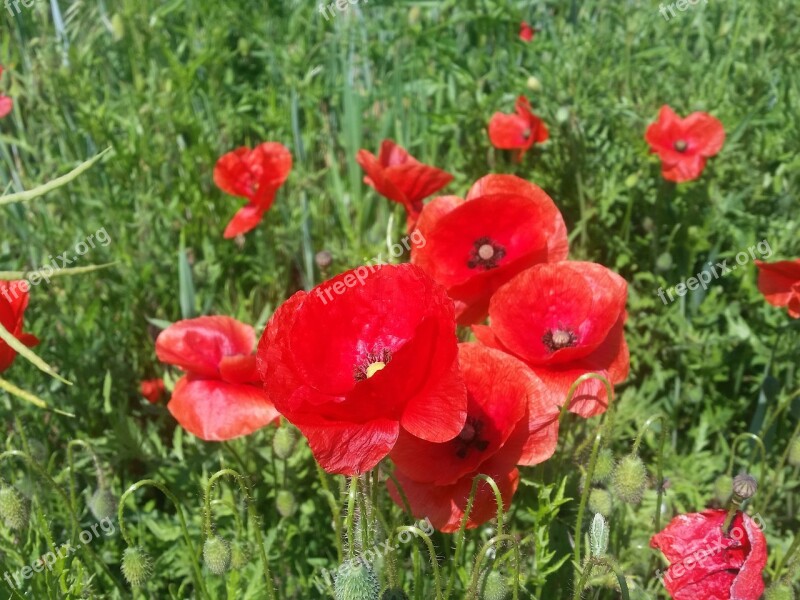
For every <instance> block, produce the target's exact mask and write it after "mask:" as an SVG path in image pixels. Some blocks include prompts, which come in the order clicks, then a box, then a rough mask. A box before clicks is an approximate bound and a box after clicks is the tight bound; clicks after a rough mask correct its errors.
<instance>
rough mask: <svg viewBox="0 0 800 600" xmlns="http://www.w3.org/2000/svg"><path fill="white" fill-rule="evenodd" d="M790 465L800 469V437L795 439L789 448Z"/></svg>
mask: <svg viewBox="0 0 800 600" xmlns="http://www.w3.org/2000/svg"><path fill="white" fill-rule="evenodd" d="M789 464H790V465H792V466H793V467H800V437H797V438H795V439H794V440H793V441H792V445H791V446H790V447H789Z"/></svg>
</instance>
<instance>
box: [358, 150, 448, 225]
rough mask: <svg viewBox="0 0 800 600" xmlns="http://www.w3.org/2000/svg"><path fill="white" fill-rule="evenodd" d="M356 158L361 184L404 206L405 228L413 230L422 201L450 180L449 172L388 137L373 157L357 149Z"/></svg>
mask: <svg viewBox="0 0 800 600" xmlns="http://www.w3.org/2000/svg"><path fill="white" fill-rule="evenodd" d="M356 160H357V161H358V164H359V165H361V168H362V169H364V172H365V173H366V176H365V177H364V183H366V184H367V185H368V186H370V187H372V188H374V189H375V191H376V192H378V193H379V194H380V195H381V196H385V197H386V198H388V199H389V200H392V201H394V202H398V203H400V204H402V205H403V206H405V208H406V213H407V217H408V219H407V225H408V231H409V232H410V231H411V230H413V229H414V224H415V223H416V221H417V217H418V216H419V213H420V211H421V210H422V201H423V200H424V199H425V198H427V197H428V196H431V195H433V194H435V193H436V192H438V191H439V190H440V189H442V188H443V187H444V186H446V185H447V184H448V183H450V182H451V181H452V180H453V176H452V175H450V173H446V172H445V171H442V170H441V169H437V168H436V167H431V166H429V165H426V164H423V163H421V162H419V161H418V160H417V159H416V158H414V157H413V156H411V155H410V154H409V153H408V152H407V151H406V150H405V149H404V148H402V147H400V146H398V145H397V144H395V143H394V142H393V141H392V140H383V142H381V149H380V152H379V153H378V156H377V157H376V156H375V155H374V154H372V153H371V152H368V151H367V150H359V151H358V154H357V155H356Z"/></svg>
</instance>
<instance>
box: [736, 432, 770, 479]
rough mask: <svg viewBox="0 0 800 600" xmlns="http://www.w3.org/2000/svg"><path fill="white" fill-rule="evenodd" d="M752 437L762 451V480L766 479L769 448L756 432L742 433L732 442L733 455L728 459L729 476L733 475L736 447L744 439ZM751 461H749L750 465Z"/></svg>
mask: <svg viewBox="0 0 800 600" xmlns="http://www.w3.org/2000/svg"><path fill="white" fill-rule="evenodd" d="M748 438H749V439H751V440H752V441H754V442H755V443H756V445H757V446H758V449H759V450H760V451H761V481H764V477H765V470H764V469H765V468H766V463H767V449H766V448H765V447H764V442H763V441H761V438H760V437H758V436H757V435H756V434H755V433H740V434H739V435H737V436H736V437H735V438H733V444H731V457H730V459H729V460H728V476H733V461H734V459H735V458H736V448H737V446H738V445H739V442H741V441H742V440H744V439H748ZM749 464H750V463H748V466H749Z"/></svg>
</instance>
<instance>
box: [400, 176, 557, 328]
mask: <svg viewBox="0 0 800 600" xmlns="http://www.w3.org/2000/svg"><path fill="white" fill-rule="evenodd" d="M417 229H418V231H419V236H417V237H418V238H419V239H412V242H413V246H412V248H411V262H412V263H414V264H416V265H418V266H419V267H420V268H422V269H423V270H424V271H425V272H426V273H428V274H429V275H430V276H431V277H433V278H434V279H435V280H436V281H438V282H439V283H441V284H442V285H443V286H445V287H446V288H447V293H448V294H449V295H450V297H451V298H452V299H453V300H454V301H455V303H456V315H457V318H458V322H459V323H460V324H463V325H466V324H470V323H476V322H478V321H480V320H482V319H483V318H484V317H485V316H486V312H487V310H488V308H489V299H490V298H491V296H492V294H493V293H494V292H495V291H496V290H497V288H499V287H500V286H501V285H503V284H504V283H506V282H507V281H509V280H510V279H511V278H512V277H514V276H515V275H516V274H518V273H519V272H521V271H523V270H524V269H527V268H528V267H530V266H532V265H534V264H537V263H541V262H554V261H561V260H564V259H565V258H566V257H567V253H568V252H569V242H568V241H567V228H566V226H565V225H564V219H563V218H562V217H561V213H560V212H559V210H558V208H557V207H556V205H555V204H554V203H553V201H552V200H551V199H550V197H549V196H548V195H547V194H546V193H545V192H544V191H543V190H542V189H541V188H539V187H537V186H536V185H534V184H532V183H528V182H527V181H525V180H523V179H520V178H519V177H514V176H513V175H487V176H486V177H483V178H482V179H479V180H478V181H477V182H476V183H475V185H473V186H472V189H470V191H469V193H468V194H467V199H466V200H462V199H461V198H457V197H455V196H442V197H439V198H436V199H434V200H433V201H432V202H430V203H429V204H428V205H426V206H425V208H424V209H423V211H422V213H421V215H420V219H419V221H418V222H417Z"/></svg>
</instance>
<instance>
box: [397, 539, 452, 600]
mask: <svg viewBox="0 0 800 600" xmlns="http://www.w3.org/2000/svg"><path fill="white" fill-rule="evenodd" d="M404 532H409V533H413V534H414V535H416V536H417V537H419V538H421V539H422V541H423V542H425V545H426V546H427V547H428V556H429V558H430V559H431V569H432V570H433V584H434V586H435V589H436V600H444V598H445V596H442V581H441V578H440V577H439V563H438V561H437V560H436V548H434V546H433V542H432V541H431V538H430V537H428V534H426V533H425V532H424V531H422V530H421V529H420V528H419V527H413V526H407V525H404V526H402V527H398V528H397V529H395V533H397V534H398V535H399V534H401V533H404ZM447 597H448V598H449V596H447Z"/></svg>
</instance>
